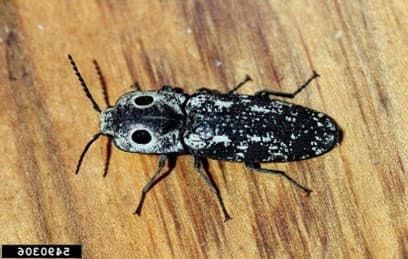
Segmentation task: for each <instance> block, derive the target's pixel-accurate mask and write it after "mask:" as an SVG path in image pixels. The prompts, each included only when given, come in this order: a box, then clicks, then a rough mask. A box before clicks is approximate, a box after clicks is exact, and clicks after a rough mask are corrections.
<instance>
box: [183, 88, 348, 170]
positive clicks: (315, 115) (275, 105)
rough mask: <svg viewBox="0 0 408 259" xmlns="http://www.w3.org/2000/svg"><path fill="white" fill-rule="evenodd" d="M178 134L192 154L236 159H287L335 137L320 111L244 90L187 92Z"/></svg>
mask: <svg viewBox="0 0 408 259" xmlns="http://www.w3.org/2000/svg"><path fill="white" fill-rule="evenodd" d="M185 111H186V115H187V116H186V118H187V124H186V131H185V132H184V136H183V140H184V143H185V144H186V147H187V148H188V151H189V152H190V153H192V154H194V155H198V156H202V157H207V158H212V159H217V160H228V161H237V162H242V161H243V162H287V161H296V160H302V159H306V158H311V157H315V156H318V155H321V154H323V153H325V152H327V151H329V150H330V149H331V148H332V147H334V146H335V145H336V144H337V143H338V141H339V139H340V131H339V129H338V127H337V125H336V123H335V122H334V121H333V120H332V119H331V118H329V117H328V116H327V115H324V114H323V113H320V112H317V111H314V110H311V109H309V108H305V107H303V106H299V105H295V104H292V103H288V102H283V101H279V100H274V99H273V100H269V99H266V98H261V97H259V96H250V95H226V94H224V95H220V94H218V93H215V92H207V93H200V94H196V95H193V96H192V97H191V98H189V99H188V101H187V104H186V107H185Z"/></svg>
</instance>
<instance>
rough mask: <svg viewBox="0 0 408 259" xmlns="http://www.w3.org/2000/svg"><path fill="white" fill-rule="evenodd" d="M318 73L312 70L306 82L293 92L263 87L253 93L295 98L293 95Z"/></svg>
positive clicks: (317, 75) (261, 95)
mask: <svg viewBox="0 0 408 259" xmlns="http://www.w3.org/2000/svg"><path fill="white" fill-rule="evenodd" d="M319 76H320V75H319V74H318V73H316V71H313V74H312V76H311V77H309V79H307V80H306V82H304V83H303V84H302V85H301V86H299V87H298V89H297V90H296V91H294V92H293V93H283V92H278V91H273V90H269V89H265V90H261V91H258V92H256V93H255V96H260V97H263V96H270V95H274V96H279V97H285V98H291V99H292V98H295V96H296V95H297V94H298V93H300V92H301V91H302V90H303V89H305V87H306V86H308V85H309V84H310V82H312V81H313V79H315V78H316V77H319Z"/></svg>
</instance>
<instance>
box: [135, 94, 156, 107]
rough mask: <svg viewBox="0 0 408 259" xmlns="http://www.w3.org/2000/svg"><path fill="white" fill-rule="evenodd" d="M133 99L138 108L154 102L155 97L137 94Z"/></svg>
mask: <svg viewBox="0 0 408 259" xmlns="http://www.w3.org/2000/svg"><path fill="white" fill-rule="evenodd" d="M132 101H133V103H134V105H135V106H136V107H137V108H139V109H145V108H148V107H150V106H152V105H153V104H154V102H155V98H154V96H153V95H150V94H143V95H138V96H135V97H134V98H133V100H132Z"/></svg>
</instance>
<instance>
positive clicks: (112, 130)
mask: <svg viewBox="0 0 408 259" xmlns="http://www.w3.org/2000/svg"><path fill="white" fill-rule="evenodd" d="M68 58H69V60H70V62H71V65H72V67H73V69H74V72H75V74H76V75H77V77H78V79H79V81H80V83H81V85H82V88H83V90H84V91H85V93H86V95H87V97H88V98H89V99H90V100H91V102H92V104H93V107H94V109H95V110H96V111H98V112H99V113H100V114H101V115H100V132H99V133H97V134H96V135H95V136H94V137H93V138H92V139H91V140H90V141H89V142H88V143H87V144H86V146H85V148H84V150H83V152H82V154H81V156H80V158H79V161H78V165H77V168H76V173H78V172H79V169H80V166H81V163H82V160H83V158H84V156H85V154H86V152H87V151H88V149H89V147H90V146H91V145H92V143H94V142H95V141H96V140H97V139H98V138H99V137H100V136H101V135H105V136H108V137H109V138H110V140H113V143H114V144H115V146H116V147H117V148H119V149H120V150H123V151H125V152H132V153H146V154H156V155H159V163H158V167H157V169H156V171H155V172H154V174H153V176H152V177H151V179H150V180H149V181H148V183H147V184H146V185H145V187H144V188H143V190H142V195H141V198H140V201H139V204H138V206H137V209H136V211H135V214H138V215H140V213H141V210H142V205H143V202H144V199H145V196H146V194H147V193H148V192H149V190H150V189H151V188H152V187H153V186H154V184H156V183H157V182H158V181H159V180H160V179H162V178H163V177H165V176H166V175H167V174H168V173H170V171H171V170H172V169H173V168H174V166H175V158H176V156H177V155H192V156H193V157H194V168H195V170H196V171H197V173H198V174H199V175H200V176H201V177H202V178H203V179H204V181H205V182H206V183H207V185H208V186H209V187H210V189H211V191H212V192H213V193H214V194H215V195H216V197H217V200H218V203H219V205H220V207H221V209H222V212H223V214H224V217H225V220H228V219H230V218H231V217H230V216H229V214H228V212H227V210H226V208H225V206H224V202H223V199H222V197H221V195H220V192H219V190H218V188H217V186H216V184H215V183H214V181H213V179H212V178H211V176H210V174H209V173H208V171H207V170H206V169H207V163H208V162H207V159H215V160H224V161H232V162H243V163H245V165H246V167H247V168H249V169H251V170H254V171H257V172H261V173H267V174H277V175H280V176H283V177H285V178H286V179H288V180H289V181H290V182H291V183H292V184H293V185H295V186H296V187H298V188H300V189H301V190H302V191H304V192H305V193H307V194H309V193H310V192H311V190H309V189H307V188H306V187H304V186H302V185H300V184H299V183H297V182H296V181H295V180H294V179H292V178H291V177H290V176H288V175H287V174H285V172H283V171H277V170H271V169H266V168H262V167H261V166H260V163H261V162H290V161H298V160H303V159H307V158H312V157H316V156H319V155H321V154H323V153H326V152H328V151H329V150H331V149H332V148H333V147H334V146H336V145H337V144H339V143H340V141H341V137H342V132H341V130H340V128H339V127H338V126H337V124H336V123H335V122H334V121H333V119H331V118H330V117H329V116H327V115H325V114H323V113H320V112H317V111H314V110H312V109H309V108H306V107H303V106H299V105H295V104H292V103H288V102H284V101H279V100H276V99H270V98H269V97H270V96H279V97H285V98H294V97H295V96H296V95H297V94H298V93H299V92H300V91H302V90H303V89H304V88H305V87H306V86H307V85H308V84H309V83H310V82H311V81H312V80H313V79H314V78H316V77H318V76H319V75H318V74H317V73H316V72H313V75H312V76H311V77H310V78H309V79H308V80H307V81H306V82H305V83H304V84H303V85H302V86H300V87H299V88H298V89H297V90H296V91H295V92H293V93H282V92H276V91H271V90H261V91H259V92H256V93H255V94H254V95H241V94H235V93H234V92H235V91H236V90H238V89H239V88H240V87H241V86H242V85H244V84H245V83H246V82H248V81H250V80H251V79H250V78H249V76H247V77H246V78H245V80H244V81H242V82H241V83H239V84H238V85H236V86H235V87H234V88H233V89H232V90H230V91H229V92H227V93H220V92H218V91H215V90H209V89H205V88H203V89H200V90H198V91H197V92H195V93H193V94H192V95H188V94H186V93H183V92H182V91H180V90H179V89H177V88H173V87H171V86H163V87H162V89H160V90H158V91H155V90H154V91H141V90H140V87H139V86H138V85H137V84H135V90H134V91H132V92H129V93H126V94H124V95H122V96H121V97H120V98H119V99H118V101H117V102H116V104H115V105H114V106H112V107H109V108H107V109H106V110H104V111H102V110H101V109H100V107H99V106H98V104H97V103H96V102H95V100H94V98H93V97H92V95H91V93H90V91H89V89H88V87H87V85H86V83H85V81H84V79H83V77H82V76H81V74H80V72H79V69H78V68H77V66H76V64H75V62H74V60H73V58H72V57H71V56H70V55H68ZM94 64H95V66H96V69H97V72H98V75H99V78H100V81H101V84H102V86H103V89H104V96H105V102H106V104H107V105H108V106H110V105H109V100H108V98H107V93H106V92H107V91H106V85H105V80H104V78H103V76H102V73H101V70H100V68H99V66H98V64H97V63H96V61H94ZM110 153H111V141H109V142H108V152H107V156H108V158H107V160H106V164H105V172H104V176H106V173H107V166H108V163H109V157H110ZM166 161H168V164H169V171H168V172H167V173H165V174H163V175H162V176H161V177H159V175H160V172H161V171H162V169H163V168H164V166H165V164H166ZM203 168H204V170H203Z"/></svg>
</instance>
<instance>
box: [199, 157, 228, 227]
mask: <svg viewBox="0 0 408 259" xmlns="http://www.w3.org/2000/svg"><path fill="white" fill-rule="evenodd" d="M203 161H205V159H203V158H201V157H198V156H194V168H195V169H196V171H197V173H198V174H199V175H200V176H201V177H202V178H203V179H204V181H205V183H206V184H207V185H208V186H209V187H210V190H211V191H212V192H213V193H214V194H215V196H216V197H217V200H218V203H219V204H220V207H221V209H222V212H223V213H224V221H227V220H230V219H231V216H230V215H229V214H228V211H227V209H226V208H225V205H224V201H223V200H222V197H221V194H220V191H219V189H218V187H217V185H216V184H215V182H214V180H213V179H212V178H211V176H210V174H209V172H204V171H203V170H201V164H203ZM205 171H207V170H205Z"/></svg>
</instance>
